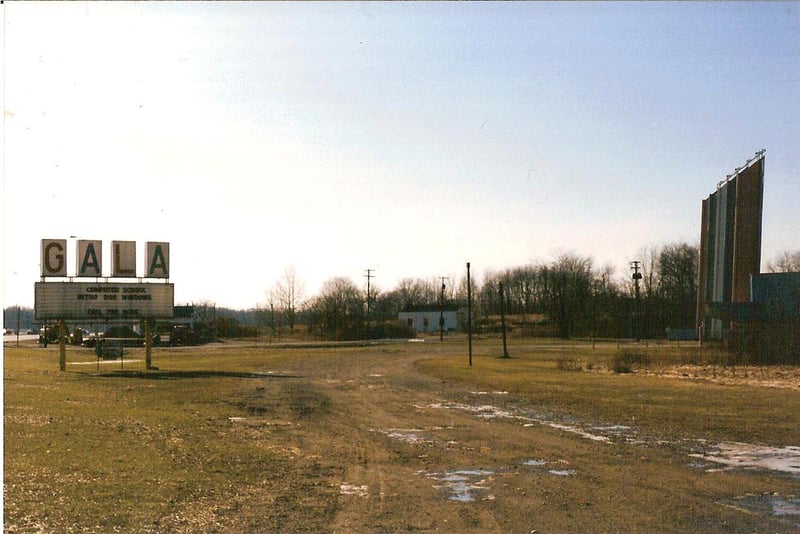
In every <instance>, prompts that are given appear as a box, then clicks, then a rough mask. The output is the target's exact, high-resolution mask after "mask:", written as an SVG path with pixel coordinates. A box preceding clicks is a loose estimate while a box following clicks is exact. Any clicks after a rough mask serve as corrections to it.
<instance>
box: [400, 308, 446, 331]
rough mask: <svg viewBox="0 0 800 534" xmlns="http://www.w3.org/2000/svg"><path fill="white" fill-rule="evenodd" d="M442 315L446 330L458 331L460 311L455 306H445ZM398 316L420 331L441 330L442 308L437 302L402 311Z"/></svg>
mask: <svg viewBox="0 0 800 534" xmlns="http://www.w3.org/2000/svg"><path fill="white" fill-rule="evenodd" d="M441 316H443V317H444V331H445V332H454V331H456V329H457V325H458V311H457V310H456V309H455V308H452V307H447V306H445V308H444V311H443V312H441ZM397 318H398V319H399V320H400V321H402V322H403V323H405V324H407V325H408V326H410V327H411V328H413V329H414V331H415V332H418V333H436V332H438V331H439V318H440V309H439V306H438V305H435V304H434V305H430V306H419V307H416V308H413V309H409V310H407V311H402V312H400V313H399V314H398V315H397Z"/></svg>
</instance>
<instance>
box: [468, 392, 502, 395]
mask: <svg viewBox="0 0 800 534" xmlns="http://www.w3.org/2000/svg"><path fill="white" fill-rule="evenodd" d="M470 393H471V394H473V395H508V391H470Z"/></svg>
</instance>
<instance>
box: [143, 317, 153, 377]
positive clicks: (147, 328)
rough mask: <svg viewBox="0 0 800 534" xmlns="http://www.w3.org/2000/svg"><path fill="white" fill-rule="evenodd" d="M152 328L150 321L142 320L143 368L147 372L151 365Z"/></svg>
mask: <svg viewBox="0 0 800 534" xmlns="http://www.w3.org/2000/svg"><path fill="white" fill-rule="evenodd" d="M152 330H153V328H152V319H145V320H144V368H145V369H147V370H148V371H149V370H150V368H151V365H150V364H151V363H152V349H153V339H152V338H153V331H152Z"/></svg>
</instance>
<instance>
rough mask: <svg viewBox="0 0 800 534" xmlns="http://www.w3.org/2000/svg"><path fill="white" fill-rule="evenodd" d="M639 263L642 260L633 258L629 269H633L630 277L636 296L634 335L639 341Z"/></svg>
mask: <svg viewBox="0 0 800 534" xmlns="http://www.w3.org/2000/svg"><path fill="white" fill-rule="evenodd" d="M641 263H642V262H640V261H638V260H634V261H632V262H631V269H632V270H633V275H632V278H633V294H634V297H635V298H636V314H635V317H634V320H635V321H636V324H635V325H634V329H635V334H636V335H635V337H636V341H639V340H640V338H641V337H642V333H641V315H642V309H641V308H642V306H641V299H640V298H639V280H641V279H642V273H640V272H639V265H640V264H641Z"/></svg>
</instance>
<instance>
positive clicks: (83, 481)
mask: <svg viewBox="0 0 800 534" xmlns="http://www.w3.org/2000/svg"><path fill="white" fill-rule="evenodd" d="M509 350H510V353H511V356H512V358H511V359H502V358H498V357H497V356H499V355H500V354H502V348H501V345H500V343H499V340H497V339H486V340H478V341H476V342H475V345H474V354H473V365H472V367H470V366H468V361H467V345H466V340H465V339H464V338H450V339H448V340H445V341H444V342H439V341H438V339H430V340H426V341H425V342H414V343H408V342H402V343H401V342H397V343H390V344H382V345H371V346H364V347H357V346H342V347H337V346H324V347H313V346H308V345H306V346H304V347H302V348H291V347H272V346H270V345H268V344H266V343H259V342H229V343H218V344H212V345H208V346H204V347H191V348H174V349H156V350H154V353H153V365H155V366H157V367H158V368H159V369H158V370H153V371H145V370H144V362H143V358H144V355H143V350H142V349H131V350H129V351H128V352H127V353H126V355H125V361H124V367H123V365H122V364H121V362H119V361H116V362H102V363H100V364H99V365H98V363H97V361H96V360H95V359H94V355H93V353H92V352H91V351H89V350H86V349H78V348H69V349H68V351H67V361H68V365H67V372H64V373H62V372H59V371H58V348H57V347H53V346H51V347H50V348H48V349H42V348H39V347H37V346H36V345H35V344H23V345H22V346H21V347H14V346H11V345H6V346H5V350H4V373H5V374H4V468H5V470H4V514H3V518H4V528H5V532H114V531H117V532H395V531H440V532H525V533H530V532H533V531H535V532H540V533H541V532H620V531H624V532H688V531H695V532H696V531H701V532H795V531H797V530H798V529H800V373H799V372H798V370H797V369H796V368H752V367H751V368H742V367H738V368H732V367H722V366H712V365H705V364H704V362H705V361H706V360H707V357H706V356H707V355H705V354H704V353H703V352H702V349H700V348H698V347H695V346H686V345H685V346H681V347H679V346H649V347H642V346H639V347H618V346H617V345H616V344H612V343H607V344H598V345H597V348H594V349H593V348H592V347H591V345H588V344H568V345H562V344H560V343H558V342H534V341H531V340H515V341H513V342H512V343H511V345H510V347H509ZM621 359H622V360H623V363H624V364H625V367H627V370H630V371H632V372H626V373H614V372H611V371H610V370H609V369H611V368H613V367H615V366H618V365H619V363H620V360H621ZM98 367H99V369H98Z"/></svg>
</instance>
